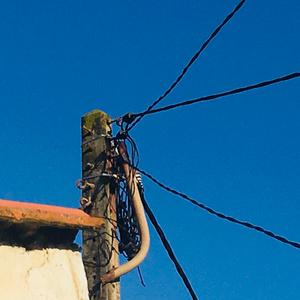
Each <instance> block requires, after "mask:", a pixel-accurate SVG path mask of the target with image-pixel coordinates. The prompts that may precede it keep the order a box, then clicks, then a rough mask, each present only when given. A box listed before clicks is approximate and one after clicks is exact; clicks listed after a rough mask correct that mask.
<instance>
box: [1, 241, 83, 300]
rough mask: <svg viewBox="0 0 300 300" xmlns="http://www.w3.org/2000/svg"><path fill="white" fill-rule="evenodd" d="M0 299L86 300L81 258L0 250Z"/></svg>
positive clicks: (53, 252) (49, 252)
mask: <svg viewBox="0 0 300 300" xmlns="http://www.w3.org/2000/svg"><path fill="white" fill-rule="evenodd" d="M0 299H3V300H88V299H89V297H88V288H87V281H86V276H85V272H84V267H83V263H82V259H81V254H80V253H79V252H77V251H71V250H59V249H43V250H30V251H26V250H25V249H24V248H21V247H11V246H0Z"/></svg>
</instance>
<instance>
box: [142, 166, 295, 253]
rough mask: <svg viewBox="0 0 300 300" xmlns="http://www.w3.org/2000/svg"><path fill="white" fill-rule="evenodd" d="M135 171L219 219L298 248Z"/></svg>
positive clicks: (287, 240)
mask: <svg viewBox="0 0 300 300" xmlns="http://www.w3.org/2000/svg"><path fill="white" fill-rule="evenodd" d="M136 170H137V171H139V172H140V173H141V174H143V175H145V176H146V177H147V178H149V179H150V180H151V181H153V182H154V183H155V184H157V185H158V186H159V187H161V188H163V189H164V190H166V191H168V192H169V193H172V194H174V195H177V196H179V197H181V198H183V199H185V200H187V201H188V202H190V203H192V204H193V205H195V206H197V207H199V208H201V209H204V210H205V211H207V212H208V213H210V214H212V215H215V216H217V217H218V218H221V219H224V220H227V221H229V222H232V223H235V224H239V225H241V226H244V227H247V228H250V229H253V230H255V231H258V232H261V233H263V234H265V235H267V236H269V237H271V238H273V239H275V240H277V241H280V242H282V243H284V244H287V245H290V246H292V247H295V248H297V249H300V243H298V242H294V241H291V240H289V239H287V238H285V237H283V236H281V235H278V234H276V233H273V232H272V231H270V230H267V229H264V228H263V227H261V226H258V225H254V224H251V223H249V222H247V221H241V220H238V219H236V218H234V217H231V216H227V215H225V214H223V213H221V212H218V211H216V210H214V209H212V208H210V207H208V206H207V205H205V204H203V203H200V202H198V201H197V200H195V199H193V198H191V197H190V196H188V195H186V194H184V193H182V192H179V191H177V190H175V189H173V188H171V187H169V186H167V185H165V184H163V183H162V182H160V181H159V180H158V179H156V178H155V177H153V176H152V175H151V174H149V173H147V172H145V171H143V170H141V169H139V168H136Z"/></svg>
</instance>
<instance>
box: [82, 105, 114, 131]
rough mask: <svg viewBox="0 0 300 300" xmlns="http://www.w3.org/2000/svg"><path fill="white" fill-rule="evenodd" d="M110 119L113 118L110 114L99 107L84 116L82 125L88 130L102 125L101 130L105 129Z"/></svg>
mask: <svg viewBox="0 0 300 300" xmlns="http://www.w3.org/2000/svg"><path fill="white" fill-rule="evenodd" d="M109 121H111V118H110V117H109V116H108V114H106V113H105V112H103V111H101V110H99V109H95V110H93V111H91V112H88V113H86V114H85V115H84V116H83V117H82V125H83V126H85V127H86V128H87V129H88V130H92V129H95V128H99V127H100V128H101V130H103V131H105V130H106V128H107V124H108V122H109ZM100 128H99V129H100Z"/></svg>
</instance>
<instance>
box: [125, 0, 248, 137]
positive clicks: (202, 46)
mask: <svg viewBox="0 0 300 300" xmlns="http://www.w3.org/2000/svg"><path fill="white" fill-rule="evenodd" d="M245 2H246V0H242V1H240V2H239V4H238V5H237V6H236V7H235V8H234V9H233V11H232V12H230V13H229V14H228V15H227V16H226V18H225V19H224V20H223V22H222V23H221V24H219V25H218V26H217V28H216V29H215V30H214V31H213V32H212V33H211V34H210V36H209V37H208V39H207V40H206V41H205V42H204V43H203V44H202V45H201V47H200V48H199V50H198V51H197V52H196V53H195V54H194V55H193V57H192V58H191V59H190V60H189V62H188V63H187V65H186V66H185V67H184V68H183V70H182V71H181V73H180V75H179V76H178V77H177V78H176V80H175V81H174V82H173V83H172V84H171V85H170V87H169V88H168V89H167V90H166V91H165V92H164V93H163V94H162V95H161V96H160V97H158V98H157V99H156V100H155V101H154V102H153V103H152V104H151V105H150V106H149V107H148V108H147V110H146V111H145V112H144V113H142V114H140V115H139V116H138V118H137V119H135V120H134V121H133V122H132V124H131V125H130V126H128V127H127V131H129V130H131V129H132V128H133V127H134V126H135V125H136V124H137V123H138V122H140V121H141V119H142V118H143V117H144V115H146V114H147V113H148V112H150V111H151V110H152V109H153V108H154V107H155V106H156V105H157V104H159V103H160V102H161V101H162V100H163V99H164V98H165V97H166V96H167V95H169V94H170V93H171V91H172V90H173V89H174V88H175V87H176V86H177V85H178V83H179V82H180V81H181V80H182V78H183V77H184V75H185V74H186V73H187V71H188V70H189V68H190V67H191V66H192V65H193V63H194V62H195V61H196V60H197V58H198V57H199V56H200V54H201V53H202V52H203V51H204V50H205V49H206V48H207V46H208V45H209V43H210V42H211V41H212V40H213V39H214V38H215V37H216V36H217V34H218V33H219V32H220V31H221V29H222V28H223V27H224V26H225V25H226V24H227V23H228V22H229V21H230V20H231V19H232V17H233V16H234V15H235V14H236V13H237V12H238V11H239V10H240V9H241V7H242V6H243V5H244V3H245Z"/></svg>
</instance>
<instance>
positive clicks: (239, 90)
mask: <svg viewBox="0 0 300 300" xmlns="http://www.w3.org/2000/svg"><path fill="white" fill-rule="evenodd" d="M299 76H300V73H299V72H296V73H291V74H288V75H285V76H282V77H278V78H274V79H271V80H268V81H263V82H259V83H256V84H253V85H248V86H245V87H240V88H236V89H233V90H230V91H226V92H222V93H218V94H212V95H209V96H204V97H200V98H196V99H191V100H186V101H182V102H179V103H176V104H171V105H167V106H164V107H161V108H157V109H153V110H150V111H148V110H145V111H144V112H140V113H137V114H133V117H139V116H145V115H150V114H155V113H158V112H161V111H166V110H170V109H174V108H177V107H181V106H186V105H191V104H195V103H198V102H202V101H210V100H214V99H217V98H221V97H225V96H229V95H234V94H239V93H242V92H246V91H249V90H254V89H258V88H262V87H265V86H269V85H272V84H276V83H279V82H283V81H287V80H291V79H294V78H297V77H299Z"/></svg>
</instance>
